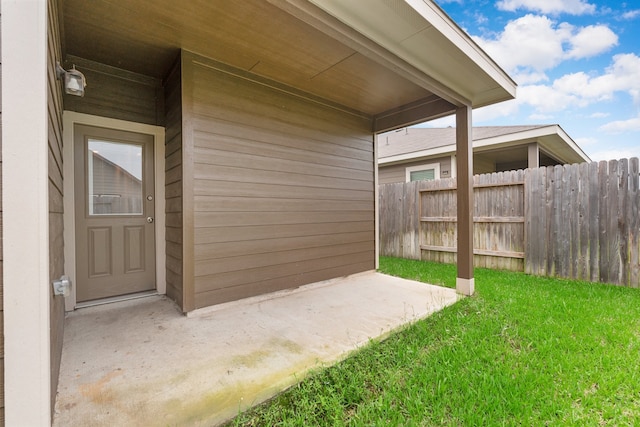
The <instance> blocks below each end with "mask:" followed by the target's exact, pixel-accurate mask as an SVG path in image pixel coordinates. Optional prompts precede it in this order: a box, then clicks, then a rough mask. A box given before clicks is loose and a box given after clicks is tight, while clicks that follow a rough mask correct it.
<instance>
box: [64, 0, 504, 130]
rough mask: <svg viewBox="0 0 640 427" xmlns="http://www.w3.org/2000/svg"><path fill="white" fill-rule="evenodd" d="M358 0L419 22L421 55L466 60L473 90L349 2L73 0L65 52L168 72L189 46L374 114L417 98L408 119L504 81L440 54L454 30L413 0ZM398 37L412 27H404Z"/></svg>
mask: <svg viewBox="0 0 640 427" xmlns="http://www.w3.org/2000/svg"><path fill="white" fill-rule="evenodd" d="M316 3H318V2H316ZM320 3H322V2H320ZM353 3H357V4H359V5H361V7H364V6H366V7H371V8H372V10H376V11H377V12H378V13H379V14H383V15H382V16H378V18H379V19H382V20H384V19H386V18H389V19H390V20H391V22H393V24H394V25H396V26H398V25H400V26H405V27H406V25H405V24H411V28H413V29H414V30H415V31H413V33H417V35H415V37H411V38H408V39H407V45H406V46H409V47H410V50H411V52H413V54H414V56H415V54H416V53H417V54H418V56H420V52H422V58H419V59H421V60H422V61H423V62H424V61H427V62H429V61H430V62H432V63H435V62H438V63H441V64H444V65H446V64H447V63H449V62H451V61H449V60H447V57H450V58H453V59H455V60H456V62H458V63H459V64H458V65H467V67H466V68H465V67H462V68H460V67H458V68H459V69H460V70H463V69H466V71H465V72H464V73H462V74H460V73H455V74H459V80H460V82H462V81H465V85H466V87H465V88H462V86H461V87H460V88H461V89H464V91H465V92H467V93H465V94H464V96H458V95H459V94H458V92H457V90H458V89H456V90H451V88H450V87H445V86H444V85H442V84H441V82H440V80H442V79H441V77H440V76H438V75H437V74H438V73H437V72H435V71H437V70H435V69H431V70H422V69H421V67H422V66H423V65H424V64H421V63H419V61H418V62H416V61H413V62H414V63H415V64H410V63H409V62H407V61H406V60H405V59H400V58H399V57H397V56H396V55H395V54H390V51H389V47H386V46H385V47H382V45H381V43H384V40H381V39H380V40H376V41H375V42H374V41H372V40H371V37H367V36H364V35H363V33H364V32H366V31H365V30H366V29H364V28H358V26H360V25H361V23H359V24H358V25H356V24H354V23H351V22H344V21H345V19H343V20H340V19H337V18H336V16H337V17H339V18H344V17H343V16H341V14H342V12H341V11H333V10H330V9H327V10H328V12H327V11H323V10H322V9H321V8H320V7H318V6H315V5H313V4H311V3H310V2H307V1H305V0H270V1H265V0H243V1H228V0H213V1H191V2H176V1H175V0H127V1H119V0H93V1H86V0H64V1H63V14H62V16H63V28H62V33H63V40H62V41H63V54H64V55H73V56H77V57H80V58H84V59H89V60H92V61H96V62H99V63H103V64H107V65H110V66H114V67H117V68H121V69H124V70H128V71H132V72H135V73H139V74H143V75H147V76H151V77H156V78H163V77H164V76H165V75H166V73H167V72H168V70H169V67H170V66H171V65H172V63H173V61H174V60H175V58H176V57H177V54H178V51H179V49H185V50H189V51H191V52H194V53H196V54H199V55H202V56H205V57H209V58H212V59H215V60H217V61H220V62H222V63H225V64H228V65H231V66H233V67H236V68H238V69H241V70H245V71H250V72H251V73H254V74H256V75H258V76H261V77H265V78H268V79H271V80H275V81H277V82H280V83H283V84H285V85H288V86H291V87H293V88H296V89H299V90H302V91H305V92H307V93H310V94H313V95H316V96H318V97H320V98H323V99H326V100H329V101H331V102H334V103H337V104H339V105H341V106H345V107H348V108H350V109H353V110H356V111H358V112H362V113H365V114H367V115H372V116H379V115H381V114H382V115H385V114H386V115H389V114H395V113H396V112H397V110H398V109H401V110H406V109H407V106H408V108H409V109H413V110H414V114H413V115H409V116H407V117H403V118H402V119H400V120H404V121H405V122H407V123H408V122H410V121H418V120H417V119H418V118H419V119H421V120H424V119H426V118H435V117H439V116H442V115H443V114H445V113H446V114H450V113H451V112H453V110H454V109H455V106H454V104H457V105H462V104H464V103H465V102H464V101H465V100H466V96H468V95H472V96H473V94H472V93H471V92H473V90H474V88H475V90H477V91H478V93H480V92H482V93H485V94H486V93H487V91H488V92H492V91H494V92H495V91H496V88H498V89H500V88H501V83H500V82H496V81H495V80H496V79H491V78H487V76H485V75H483V74H482V73H479V74H478V73H476V71H477V70H476V68H477V66H476V67H471V65H472V64H473V63H474V60H472V59H470V58H469V57H467V55H466V54H464V52H461V51H459V49H457V48H455V51H452V52H450V54H449V55H447V57H440V58H437V57H434V56H431V55H432V54H434V53H437V49H448V48H449V47H450V45H449V44H447V43H444V42H445V41H446V39H447V38H446V37H445V36H444V35H443V34H442V32H441V31H439V30H438V29H436V28H435V27H433V26H432V25H431V24H430V23H429V22H427V20H426V19H425V18H424V16H422V15H420V14H419V13H418V12H417V11H415V10H414V9H413V8H412V7H411V6H409V5H408V4H407V3H405V2H404V1H396V3H398V5H400V6H401V7H402V10H397V7H396V8H387V9H386V10H384V9H383V8H382V6H384V3H385V1H383V0H372V1H367V2H353ZM320 6H326V5H320ZM351 12H353V10H352V11H351ZM447 19H448V18H447ZM403 20H404V21H406V23H403ZM369 21H370V23H372V24H375V25H377V24H378V23H381V22H380V21H379V20H378V21H376V20H373V19H371V20H369ZM369 21H368V22H369ZM354 28H355V30H354ZM356 30H357V31H356ZM382 33H384V30H383V31H382ZM392 36H393V37H398V36H403V37H404V33H403V34H399V33H398V31H397V30H394V34H392ZM376 37H377V38H380V37H382V36H380V34H377V36H376ZM425 41H426V42H428V41H431V43H430V44H425ZM468 41H469V43H471V44H473V43H472V42H471V41H470V39H469V40H468ZM422 45H424V49H422V47H420V46H422ZM438 46H440V47H439V48H438ZM390 47H391V48H394V47H393V46H390ZM434 49H436V50H434ZM405 50H407V49H405ZM407 58H408V59H412V58H409V57H407ZM435 58H437V59H435ZM414 59H415V58H414ZM460 61H462V63H461V62H460ZM465 61H466V62H465ZM463 63H464V64H463ZM494 65H495V64H494ZM442 66H443V65H440V66H439V68H442ZM422 68H424V67H422ZM425 71H427V72H425ZM428 72H433V73H432V74H433V75H429V74H428ZM470 73H471V74H475V77H473V78H470V76H469V75H467V74H470ZM440 74H441V73H440ZM503 74H504V73H503ZM505 76H506V75H505ZM489 77H490V76H489ZM449 80H450V82H449V83H451V82H452V81H451V78H449ZM89 84H90V82H89ZM470 85H471V86H473V88H470V87H469V86H470ZM514 88H515V86H514ZM499 92H500V93H499V94H494V96H493V98H491V97H490V98H491V99H490V100H489V103H490V102H497V100H498V99H499V98H500V99H501V98H504V99H506V98H509V97H510V94H509V90H502V91H499ZM443 98H444V99H445V100H446V101H443ZM485 98H486V95H485V96H484V98H483V99H482V102H483V103H485V104H486V103H487V102H488V101H487V99H488V98H487V99H485ZM460 100H462V102H459V101H460ZM473 102H474V101H473V99H471V100H470V101H469V103H473ZM425 105H426V107H425ZM418 116H420V117H418ZM396 121H398V120H397V119H394V120H391V122H396ZM407 123H405V124H407ZM387 126H393V125H387Z"/></svg>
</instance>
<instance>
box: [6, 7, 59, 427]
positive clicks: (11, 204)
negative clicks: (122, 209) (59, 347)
mask: <svg viewBox="0 0 640 427" xmlns="http://www.w3.org/2000/svg"><path fill="white" fill-rule="evenodd" d="M1 8H2V30H1V31H2V35H1V39H2V61H1V63H2V209H3V212H2V216H3V221H2V231H3V236H2V237H3V244H2V250H3V267H4V271H3V284H4V295H3V300H4V301H3V304H4V305H3V307H4V352H5V358H4V404H5V420H4V422H5V424H6V425H7V426H45V425H50V424H51V356H50V353H51V345H50V341H51V331H50V316H51V314H50V308H49V307H50V297H51V293H52V285H51V283H50V282H49V198H48V185H49V177H48V153H49V151H48V143H47V142H48V137H47V135H48V114H47V99H48V98H47V95H48V87H47V2H46V1H43V0H39V1H8V0H2V3H1Z"/></svg>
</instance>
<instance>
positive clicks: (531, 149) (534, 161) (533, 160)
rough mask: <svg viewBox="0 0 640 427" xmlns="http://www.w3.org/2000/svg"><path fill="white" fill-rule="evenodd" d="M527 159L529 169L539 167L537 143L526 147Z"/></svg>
mask: <svg viewBox="0 0 640 427" xmlns="http://www.w3.org/2000/svg"><path fill="white" fill-rule="evenodd" d="M527 159H528V162H527V163H528V165H527V167H528V168H529V169H535V168H539V167H540V148H539V147H538V143H537V142H532V143H531V144H529V146H528V150H527Z"/></svg>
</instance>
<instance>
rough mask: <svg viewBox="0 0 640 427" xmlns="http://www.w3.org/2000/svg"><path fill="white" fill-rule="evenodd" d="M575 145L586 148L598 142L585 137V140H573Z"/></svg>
mask: <svg viewBox="0 0 640 427" xmlns="http://www.w3.org/2000/svg"><path fill="white" fill-rule="evenodd" d="M573 140H574V141H575V142H576V144H578V145H579V146H580V147H586V146H588V145H595V144H597V143H598V140H597V139H596V138H589V137H585V138H574V139H573Z"/></svg>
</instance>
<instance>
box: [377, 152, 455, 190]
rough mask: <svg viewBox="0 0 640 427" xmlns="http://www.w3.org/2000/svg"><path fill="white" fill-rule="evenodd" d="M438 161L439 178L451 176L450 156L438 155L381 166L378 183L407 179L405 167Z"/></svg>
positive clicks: (390, 182)
mask: <svg viewBox="0 0 640 427" xmlns="http://www.w3.org/2000/svg"><path fill="white" fill-rule="evenodd" d="M431 163H440V178H450V177H451V156H447V157H438V158H437V159H427V160H418V161H416V162H409V163H402V164H398V165H390V166H382V165H380V167H379V168H380V171H379V174H378V183H379V184H395V183H397V182H405V181H406V180H407V172H406V170H407V168H409V167H412V166H419V165H428V164H431Z"/></svg>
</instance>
